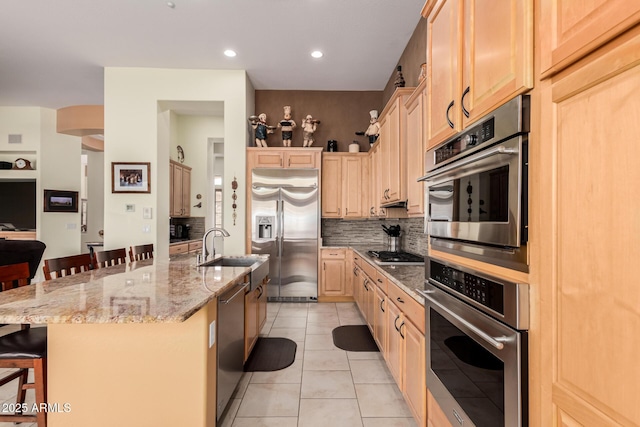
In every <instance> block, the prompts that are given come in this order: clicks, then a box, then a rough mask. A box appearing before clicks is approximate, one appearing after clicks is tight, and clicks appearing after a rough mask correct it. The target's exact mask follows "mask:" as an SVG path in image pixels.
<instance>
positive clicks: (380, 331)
mask: <svg viewBox="0 0 640 427" xmlns="http://www.w3.org/2000/svg"><path fill="white" fill-rule="evenodd" d="M375 288H376V291H375V306H374V311H375V320H374V325H375V326H374V328H373V337H374V338H375V340H376V343H378V348H379V349H380V352H381V353H382V354H383V355H384V354H385V349H386V347H387V333H386V332H387V321H386V318H385V316H386V313H387V308H386V306H387V298H386V295H385V294H384V292H382V291H381V290H380V288H378V287H377V286H376V287H375Z"/></svg>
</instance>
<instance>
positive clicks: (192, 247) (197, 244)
mask: <svg viewBox="0 0 640 427" xmlns="http://www.w3.org/2000/svg"><path fill="white" fill-rule="evenodd" d="M200 249H202V240H200V241H197V242H189V252H193V251H198V250H200Z"/></svg>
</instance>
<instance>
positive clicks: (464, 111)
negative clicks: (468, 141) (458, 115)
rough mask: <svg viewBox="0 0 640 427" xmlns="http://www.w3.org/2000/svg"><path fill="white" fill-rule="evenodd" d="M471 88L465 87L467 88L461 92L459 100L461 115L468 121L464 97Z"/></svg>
mask: <svg viewBox="0 0 640 427" xmlns="http://www.w3.org/2000/svg"><path fill="white" fill-rule="evenodd" d="M470 89H471V86H467V88H466V89H465V90H464V92H462V98H460V106H461V107H462V113H463V114H464V116H465V117H466V118H467V119H468V118H469V110H467V109H466V108H464V97H465V96H466V95H467V94H468V93H469V90H470Z"/></svg>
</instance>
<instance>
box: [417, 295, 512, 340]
mask: <svg viewBox="0 0 640 427" xmlns="http://www.w3.org/2000/svg"><path fill="white" fill-rule="evenodd" d="M416 290H417V291H418V293H420V294H421V295H422V296H423V297H425V298H426V299H428V300H429V302H431V303H432V304H433V305H435V306H437V307H438V308H440V309H441V310H442V311H444V312H445V313H447V314H449V316H452V317H454V318H455V319H456V320H457V321H458V322H460V323H462V324H463V325H464V326H465V327H467V328H468V329H469V330H471V331H473V333H475V334H476V335H478V336H479V337H480V338H482V339H483V340H485V341H486V342H488V343H489V344H491V345H492V346H493V347H495V348H497V349H498V350H502V349H503V348H504V344H503V343H502V342H506V341H508V340H509V338H507V337H505V336H502V337H492V336H491V335H489V334H487V333H486V332H484V331H483V330H481V329H478V327H476V326H475V325H473V324H471V323H469V322H467V321H466V320H464V319H463V318H462V317H460V316H458V315H457V314H455V313H454V312H453V311H451V310H449V309H448V308H447V307H445V306H444V305H442V304H440V303H439V302H438V301H436V300H435V299H433V298H432V297H431V296H430V295H429V294H434V293H436V291H431V290H429V291H423V290H421V289H416ZM501 341H502V342H501Z"/></svg>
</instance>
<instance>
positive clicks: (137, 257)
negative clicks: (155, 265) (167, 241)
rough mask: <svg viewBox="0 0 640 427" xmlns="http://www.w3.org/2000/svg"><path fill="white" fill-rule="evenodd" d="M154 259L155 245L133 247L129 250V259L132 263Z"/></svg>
mask: <svg viewBox="0 0 640 427" xmlns="http://www.w3.org/2000/svg"><path fill="white" fill-rule="evenodd" d="M152 258H153V243H150V244H148V245H138V246H131V247H130V248H129V259H130V261H131V262H135V261H142V260H143V259H152Z"/></svg>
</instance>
